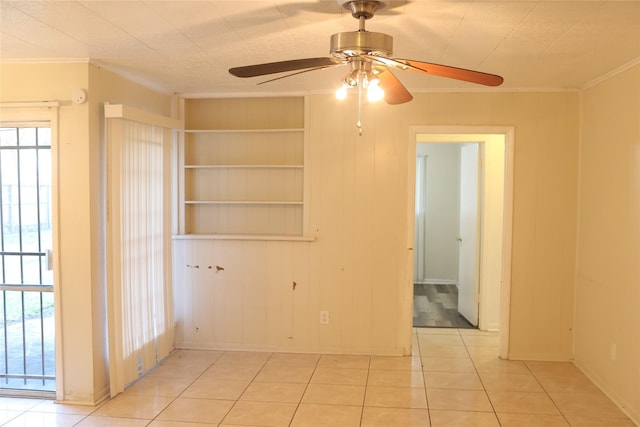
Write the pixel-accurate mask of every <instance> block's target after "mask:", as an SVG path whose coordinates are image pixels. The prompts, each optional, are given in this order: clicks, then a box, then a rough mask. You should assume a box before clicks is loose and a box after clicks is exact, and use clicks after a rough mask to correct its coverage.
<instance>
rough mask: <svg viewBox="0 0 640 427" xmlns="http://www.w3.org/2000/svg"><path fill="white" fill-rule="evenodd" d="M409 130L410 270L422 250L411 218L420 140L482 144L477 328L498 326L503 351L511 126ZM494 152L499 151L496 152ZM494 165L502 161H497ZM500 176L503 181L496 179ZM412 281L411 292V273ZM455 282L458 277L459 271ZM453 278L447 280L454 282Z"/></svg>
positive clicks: (506, 301) (506, 343)
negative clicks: (498, 154) (417, 253)
mask: <svg viewBox="0 0 640 427" xmlns="http://www.w3.org/2000/svg"><path fill="white" fill-rule="evenodd" d="M410 135H411V142H412V143H411V144H410V145H409V159H408V160H409V162H408V186H409V192H408V196H409V197H408V213H409V215H410V217H409V218H411V220H409V221H408V224H409V230H408V233H407V236H408V239H409V241H408V244H407V247H408V248H409V251H410V256H409V257H408V262H409V264H410V268H409V269H408V271H409V272H414V271H415V268H416V265H415V259H414V254H413V251H414V249H415V251H419V250H420V248H419V247H418V245H419V242H416V241H415V240H416V239H415V228H416V227H417V225H416V222H415V221H413V219H414V218H415V212H416V198H415V195H416V176H417V175H416V174H417V173H418V167H417V160H416V158H417V154H418V152H419V150H418V146H419V144H422V143H425V144H428V143H431V144H463V143H467V144H469V143H474V144H477V146H478V147H480V149H479V152H480V160H479V162H478V166H479V174H478V176H480V177H481V178H482V179H483V180H484V182H483V183H482V184H481V185H479V186H478V191H479V200H480V203H479V204H478V206H479V211H478V212H479V220H478V236H479V237H478V257H477V260H478V275H477V277H478V280H477V288H476V291H475V292H472V294H475V296H476V297H477V298H478V302H479V305H478V306H477V307H478V326H479V329H481V330H488V331H497V330H499V331H500V335H501V354H506V349H507V346H508V342H507V337H508V327H509V325H508V320H509V316H508V314H509V292H510V262H511V261H510V260H511V213H512V188H513V129H512V128H510V127H484V126H481V127H477V126H472V127H466V126H445V127H442V126H415V127H411V132H410ZM496 152H499V153H500V154H501V155H500V156H498V157H495V154H496ZM427 163H429V161H427ZM496 165H498V166H499V167H495V166H496ZM427 167H428V166H427ZM458 179H459V175H458ZM496 182H497V183H499V184H498V185H496ZM458 203H459V201H458ZM458 208H459V207H458ZM457 237H459V236H457ZM449 243H451V242H449ZM456 244H459V242H456ZM457 261H458V260H456V263H457ZM409 281H410V283H409V286H410V289H411V292H412V293H413V288H414V283H413V277H412V278H411V279H410V280H409ZM451 282H457V277H455V279H452V280H451ZM451 282H449V283H445V284H446V285H447V286H450V285H451V284H452V283H451Z"/></svg>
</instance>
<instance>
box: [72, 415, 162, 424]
mask: <svg viewBox="0 0 640 427" xmlns="http://www.w3.org/2000/svg"><path fill="white" fill-rule="evenodd" d="M150 421H151V420H144V419H136V418H117V417H98V416H95V415H89V416H88V417H87V418H85V419H83V420H82V421H80V422H79V423H78V424H76V426H77V427H144V426H146V425H148V424H149V423H150Z"/></svg>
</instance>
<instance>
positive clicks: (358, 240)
mask: <svg viewBox="0 0 640 427" xmlns="http://www.w3.org/2000/svg"><path fill="white" fill-rule="evenodd" d="M352 140H353V143H352V144H351V146H353V147H354V155H353V160H352V162H351V164H350V165H346V164H345V168H352V169H353V170H354V175H353V180H354V182H353V192H352V195H351V197H352V198H353V205H354V211H353V216H354V221H353V237H352V239H353V240H354V254H353V257H352V262H353V269H354V270H355V272H356V280H355V281H354V293H355V294H356V295H357V299H356V300H355V301H354V306H353V312H354V315H353V328H354V330H355V331H357V333H356V334H355V335H354V337H353V345H354V346H355V347H358V348H367V347H370V346H371V340H372V334H373V316H374V313H373V312H372V303H373V292H374V285H375V277H376V275H377V271H376V268H375V267H374V266H372V259H373V254H374V251H375V248H376V246H377V245H379V244H380V242H379V241H378V240H377V239H376V233H375V232H374V230H376V229H377V227H378V225H377V224H376V221H375V217H376V215H375V212H374V194H375V193H374V185H373V183H374V182H375V144H374V143H373V141H372V140H370V139H366V140H365V139H364V137H353V136H352Z"/></svg>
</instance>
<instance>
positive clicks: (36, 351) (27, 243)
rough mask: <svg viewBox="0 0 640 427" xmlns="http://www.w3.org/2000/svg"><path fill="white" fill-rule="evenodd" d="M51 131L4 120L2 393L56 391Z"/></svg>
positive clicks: (0, 155)
mask: <svg viewBox="0 0 640 427" xmlns="http://www.w3.org/2000/svg"><path fill="white" fill-rule="evenodd" d="M51 177H52V174H51V129H50V128H49V127H48V123H45V124H33V123H31V124H20V125H14V124H7V123H0V225H1V227H0V389H3V390H4V392H3V393H4V394H6V391H7V389H11V390H13V391H14V392H15V391H23V390H36V391H39V392H55V388H56V387H55V339H54V336H55V326H54V311H53V301H54V298H53V274H52V268H51V265H50V262H51V257H50V254H51V251H50V249H51V248H52V221H51V212H52V206H51Z"/></svg>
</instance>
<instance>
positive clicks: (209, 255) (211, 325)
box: [184, 240, 216, 348]
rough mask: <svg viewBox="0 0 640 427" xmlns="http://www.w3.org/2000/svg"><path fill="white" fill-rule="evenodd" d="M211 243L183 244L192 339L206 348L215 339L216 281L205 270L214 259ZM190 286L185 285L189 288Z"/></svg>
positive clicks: (195, 241)
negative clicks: (189, 299)
mask: <svg viewBox="0 0 640 427" xmlns="http://www.w3.org/2000/svg"><path fill="white" fill-rule="evenodd" d="M214 250H215V248H214V246H213V245H212V242H211V241H209V240H193V241H190V242H189V244H187V245H185V250H184V254H185V256H184V262H185V273H186V274H185V277H184V283H187V284H190V287H191V294H192V302H193V306H192V308H191V310H192V311H191V312H190V313H187V314H186V316H189V315H191V316H192V319H193V320H192V322H193V342H194V345H195V346H196V347H197V348H208V347H209V346H211V345H212V344H213V343H214V342H215V340H216V318H215V316H214V313H213V312H212V309H211V308H212V307H215V306H216V288H215V286H216V283H215V278H214V276H213V274H212V273H211V271H209V270H208V269H207V266H208V265H210V264H211V263H212V262H213V260H214V259H215V254H214ZM188 287H189V285H187V286H185V288H188Z"/></svg>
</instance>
